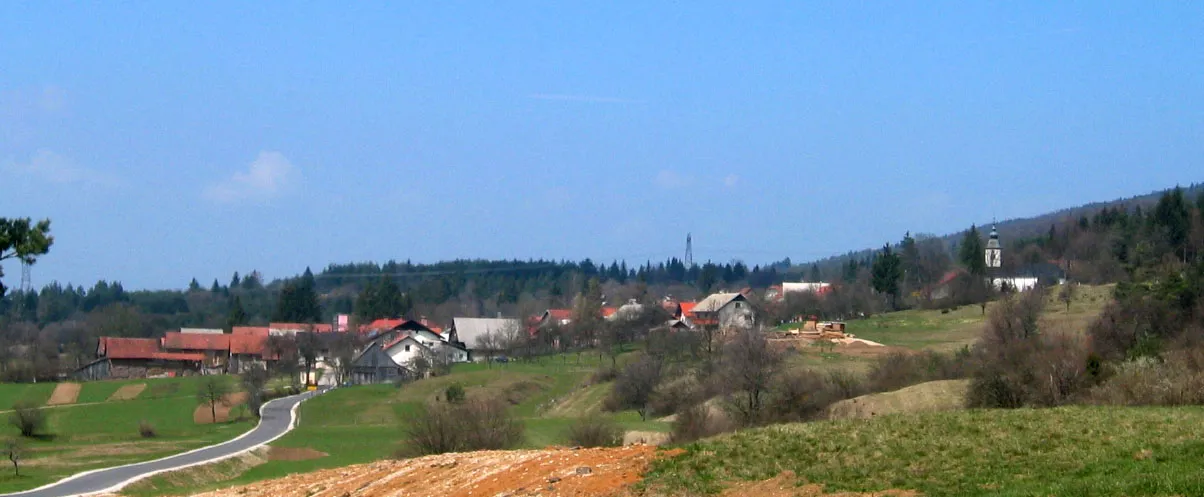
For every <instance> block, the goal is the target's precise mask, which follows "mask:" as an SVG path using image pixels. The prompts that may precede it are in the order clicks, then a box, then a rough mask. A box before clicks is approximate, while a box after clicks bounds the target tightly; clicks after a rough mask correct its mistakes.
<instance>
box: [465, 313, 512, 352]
mask: <svg viewBox="0 0 1204 497" xmlns="http://www.w3.org/2000/svg"><path fill="white" fill-rule="evenodd" d="M452 327H453V328H455V330H456V338H457V339H459V340H460V341H461V342H464V346H465V347H468V349H469V350H472V349H479V348H480V347H479V344H478V343H477V342H478V340H480V338H481V337H482V336H485V334H486V333H491V332H494V333H499V332H505V331H506V329H507V328H508V327H514V328H517V329H519V330H521V329H522V323H520V322H519V321H518V320H517V319H511V318H454V319H452Z"/></svg>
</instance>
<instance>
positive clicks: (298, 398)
mask: <svg viewBox="0 0 1204 497" xmlns="http://www.w3.org/2000/svg"><path fill="white" fill-rule="evenodd" d="M324 391H325V390H318V391H314V392H305V393H302V394H300V395H293V396H289V397H283V398H279V399H276V400H273V401H271V402H268V403H267V404H264V405H263V409H262V410H261V411H260V412H261V413H262V415H261V417H260V419H259V425H257V426H256V427H255V428H254V429H252V430H251V431H248V432H246V433H244V434H242V435H241V436H239V437H238V438H235V439H233V440H230V441H227V442H224V443H220V444H217V445H210V446H208V447H202V448H200V449H196V450H192V451H189V452H185V453H182V454H176V455H174V456H169V457H165V458H162V459H156V460H154V461H147V462H141V463H136V464H130V465H126V466H117V467H115V468H106V469H98V470H93V471H87V472H83V473H80V474H77V475H75V476H71V477H68V478H65V479H62V480H59V481H58V482H55V483H52V484H50V485H46V486H44V487H40V488H35V489H33V490H26V491H24V492H18V493H12V494H0V497H68V496H74V495H86V494H96V493H109V492H116V491H117V490H120V489H121V488H122V487H125V486H126V485H129V484H130V483H133V482H135V481H138V480H141V479H143V478H147V477H149V476H153V475H155V474H158V473H163V472H166V471H172V470H176V469H182V468H186V467H189V466H196V465H200V464H205V463H208V462H212V461H216V460H219V459H225V458H227V457H230V456H234V455H237V454H240V453H243V452H247V451H249V450H252V449H255V448H257V447H259V446H261V445H264V444H266V443H268V442H271V441H273V440H275V439H277V438H280V437H281V436H284V434H285V433H288V432H289V430H292V429H293V426H295V425H296V423H297V406H298V405H299V404H301V402H302V401H304V400H306V399H308V398H310V397H313V396H315V395H318V394H320V393H322V392H324Z"/></svg>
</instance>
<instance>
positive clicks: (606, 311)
mask: <svg viewBox="0 0 1204 497" xmlns="http://www.w3.org/2000/svg"><path fill="white" fill-rule="evenodd" d="M616 312H619V308H618V307H603V308H602V317H604V318H608V317H611V316H613V315H615V313H616Z"/></svg>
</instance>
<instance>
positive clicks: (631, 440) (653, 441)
mask: <svg viewBox="0 0 1204 497" xmlns="http://www.w3.org/2000/svg"><path fill="white" fill-rule="evenodd" d="M668 442H669V434H668V433H661V432H658V431H629V432H627V433H625V434H623V445H635V444H647V445H661V444H665V443H668Z"/></svg>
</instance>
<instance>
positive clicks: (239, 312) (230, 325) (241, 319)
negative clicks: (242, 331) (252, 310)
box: [226, 295, 247, 333]
mask: <svg viewBox="0 0 1204 497" xmlns="http://www.w3.org/2000/svg"><path fill="white" fill-rule="evenodd" d="M229 307H230V311H229V312H228V313H227V314H226V333H231V332H233V331H234V327H235V326H240V325H244V324H247V311H246V309H243V307H242V299H241V298H239V297H238V296H237V295H235V296H234V297H233V298H231V299H230V305H229Z"/></svg>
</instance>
